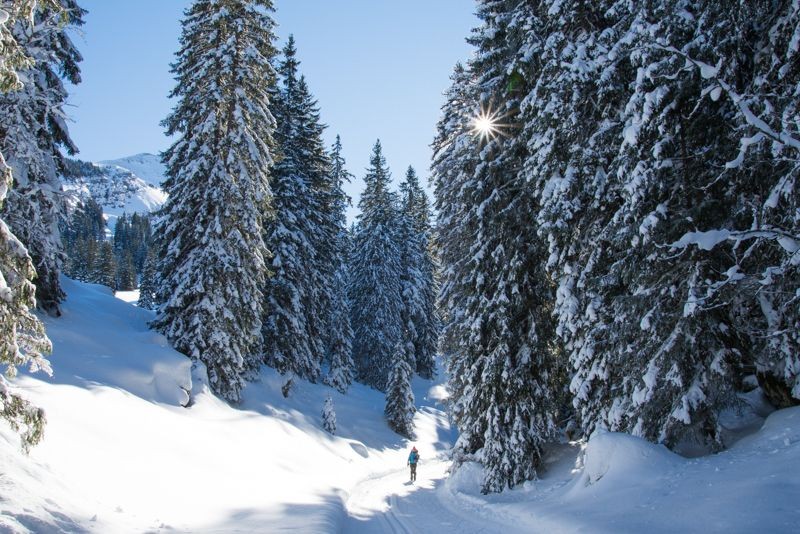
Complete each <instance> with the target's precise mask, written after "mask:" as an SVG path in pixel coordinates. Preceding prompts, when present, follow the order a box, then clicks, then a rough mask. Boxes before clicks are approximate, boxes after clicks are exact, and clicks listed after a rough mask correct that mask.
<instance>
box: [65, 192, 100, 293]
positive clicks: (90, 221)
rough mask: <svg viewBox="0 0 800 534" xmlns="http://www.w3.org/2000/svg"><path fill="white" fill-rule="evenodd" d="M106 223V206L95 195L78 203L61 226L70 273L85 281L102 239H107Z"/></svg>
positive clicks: (90, 271)
mask: <svg viewBox="0 0 800 534" xmlns="http://www.w3.org/2000/svg"><path fill="white" fill-rule="evenodd" d="M105 225H106V222H105V218H104V217H103V209H102V208H101V207H100V205H99V204H98V203H97V202H96V201H95V200H94V199H93V198H89V199H88V200H87V201H85V202H79V203H78V205H77V206H76V207H75V210H74V212H73V214H72V217H71V218H70V220H69V221H68V222H67V223H66V224H64V225H63V227H62V230H61V237H62V241H63V243H64V251H65V253H66V256H67V262H66V265H65V268H64V272H65V273H66V274H67V276H70V277H72V278H74V279H75V280H79V281H81V282H88V281H89V280H90V278H91V273H92V268H93V266H94V263H95V258H96V256H97V250H98V246H99V243H102V242H103V241H104V240H105Z"/></svg>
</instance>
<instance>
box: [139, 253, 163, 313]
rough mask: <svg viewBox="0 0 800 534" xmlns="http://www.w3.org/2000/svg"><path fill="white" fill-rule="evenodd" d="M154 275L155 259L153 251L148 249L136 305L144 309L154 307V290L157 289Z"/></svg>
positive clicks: (152, 308)
mask: <svg viewBox="0 0 800 534" xmlns="http://www.w3.org/2000/svg"><path fill="white" fill-rule="evenodd" d="M156 276H157V274H156V259H155V256H154V254H153V252H152V251H150V252H148V254H147V259H145V261H144V268H143V269H142V278H141V280H140V282H139V301H138V303H137V305H138V306H139V307H140V308H144V309H146V310H154V309H155V308H156V292H157V291H158V285H157V280H156Z"/></svg>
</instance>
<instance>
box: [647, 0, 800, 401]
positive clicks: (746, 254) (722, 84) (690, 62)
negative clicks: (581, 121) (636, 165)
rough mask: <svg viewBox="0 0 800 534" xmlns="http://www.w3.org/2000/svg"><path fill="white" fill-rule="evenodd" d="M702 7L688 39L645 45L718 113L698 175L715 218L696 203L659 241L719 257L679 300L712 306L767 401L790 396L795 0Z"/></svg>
mask: <svg viewBox="0 0 800 534" xmlns="http://www.w3.org/2000/svg"><path fill="white" fill-rule="evenodd" d="M702 9H703V13H704V16H703V17H702V18H700V19H698V22H697V23H696V25H697V29H696V30H695V33H696V34H698V37H696V38H695V39H696V40H697V41H698V42H700V43H701V45H700V46H698V45H695V46H683V47H681V46H679V43H674V42H672V41H666V40H662V41H661V42H659V43H658V45H662V46H658V45H656V46H657V47H658V48H660V50H661V51H662V52H666V53H667V54H669V55H671V56H673V57H675V58H676V60H680V59H683V60H684V61H686V62H687V63H686V64H687V66H688V67H689V68H688V69H687V70H688V71H689V72H687V73H686V75H687V76H692V77H694V78H697V76H698V75H699V76H700V77H701V78H702V80H701V81H700V82H699V84H700V85H701V87H702V93H701V96H700V97H698V98H697V103H696V105H697V106H698V107H699V108H712V109H713V108H720V109H722V110H724V111H725V113H724V115H722V117H721V118H720V119H718V120H719V121H720V123H721V124H720V130H722V131H723V132H726V133H727V137H728V139H727V140H726V147H727V151H726V152H725V153H724V154H722V155H721V156H722V158H726V159H727V160H728V161H727V162H725V164H724V169H723V170H721V171H720V170H717V172H716V173H715V172H712V171H711V170H709V172H708V174H707V176H705V177H704V181H703V182H701V187H702V188H703V190H704V191H706V192H707V193H711V194H714V195H716V196H717V197H719V198H720V211H722V212H726V213H727V218H726V217H723V216H722V214H719V215H718V216H717V217H709V216H708V215H709V214H707V213H705V212H703V213H702V215H703V217H702V218H698V220H696V221H694V222H695V224H694V226H693V227H689V228H684V229H683V230H684V231H685V233H684V234H683V235H681V236H680V238H679V239H678V240H677V241H675V242H673V245H674V246H673V249H672V250H669V251H668V252H667V253H668V254H673V255H679V257H696V256H701V257H717V258H719V259H718V262H717V264H716V265H715V266H714V269H713V270H708V271H707V272H705V273H703V275H704V277H703V278H699V280H698V282H699V283H697V284H696V286H695V288H694V291H693V292H692V293H690V294H689V295H688V299H687V300H688V301H689V302H688V303H687V304H690V305H691V307H692V312H693V314H704V313H714V311H716V313H717V314H718V313H719V311H720V310H724V311H725V312H726V314H727V316H726V317H725V320H724V322H721V323H720V324H721V325H724V326H725V327H727V328H730V327H731V325H732V326H733V328H732V332H730V333H729V334H728V336H727V337H736V338H742V337H744V338H746V343H740V344H739V345H738V346H734V347H735V348H738V349H739V351H740V353H743V354H741V355H740V354H738V353H737V354H736V355H735V356H736V358H735V359H734V362H735V361H736V359H739V358H741V360H742V363H743V366H744V369H745V370H747V371H749V366H750V365H752V364H755V368H756V372H757V377H758V381H759V384H760V385H761V387H762V390H763V391H764V393H765V394H766V395H767V397H768V398H769V399H770V401H771V402H772V403H773V404H774V405H775V406H778V407H784V406H789V405H793V404H800V356H799V355H800V305H798V303H800V294H798V287H800V211H799V210H798V199H799V198H800V196H798V194H797V185H796V184H797V180H798V174H800V170H799V169H800V165H798V162H800V128H799V127H798V123H799V122H800V107H799V106H800V104H799V103H798V98H797V95H798V91H800V66H799V65H798V58H799V57H800V56H798V54H800V51H799V50H798V47H797V35H798V33H797V32H798V25H800V6H798V5H797V4H796V3H792V4H790V3H788V2H779V3H774V2H768V1H757V2H747V3H742V4H738V5H736V6H729V5H728V4H727V3H725V2H720V1H714V2H708V3H706V4H705V5H703V7H702ZM701 39H703V40H705V41H706V42H707V43H708V44H707V45H706V46H705V47H703V46H702V41H701ZM665 44H666V45H669V46H663V45H665ZM665 48H666V49H665ZM720 144H721V143H720ZM712 215H713V212H712ZM709 248H710V249H711V250H709V251H707V252H706V251H705V250H703V249H709ZM748 348H749V350H747V349H748Z"/></svg>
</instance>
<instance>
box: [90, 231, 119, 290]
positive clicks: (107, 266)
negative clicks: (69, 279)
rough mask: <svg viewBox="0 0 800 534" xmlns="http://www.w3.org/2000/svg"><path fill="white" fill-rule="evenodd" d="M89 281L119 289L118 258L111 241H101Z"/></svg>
mask: <svg viewBox="0 0 800 534" xmlns="http://www.w3.org/2000/svg"><path fill="white" fill-rule="evenodd" d="M89 281H90V282H92V283H94V284H101V285H104V286H106V287H109V288H111V289H112V290H116V289H117V259H116V257H115V256H114V246H113V245H112V244H111V242H110V241H103V242H102V243H100V246H99V249H98V252H97V255H96V256H95V261H94V265H93V267H92V272H91V275H90V279H89Z"/></svg>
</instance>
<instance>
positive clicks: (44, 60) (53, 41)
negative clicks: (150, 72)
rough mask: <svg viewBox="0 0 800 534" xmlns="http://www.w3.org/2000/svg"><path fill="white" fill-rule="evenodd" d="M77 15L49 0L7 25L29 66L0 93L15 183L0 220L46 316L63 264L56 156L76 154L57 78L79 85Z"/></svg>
mask: <svg viewBox="0 0 800 534" xmlns="http://www.w3.org/2000/svg"><path fill="white" fill-rule="evenodd" d="M84 13H85V12H84V11H83V10H82V9H81V8H80V7H78V5H77V3H76V2H75V1H74V0H57V1H56V2H48V3H45V4H41V6H40V8H39V9H37V10H36V12H35V14H34V15H33V23H32V24H31V23H30V21H29V20H24V19H23V20H18V21H16V22H15V23H14V24H13V25H10V26H8V29H9V31H10V32H11V33H12V34H13V36H14V38H15V39H16V41H17V43H18V44H19V46H21V47H22V48H23V50H24V53H25V54H26V55H27V56H28V57H29V58H30V59H32V60H33V62H32V63H31V64H29V66H28V67H27V68H24V69H22V70H20V72H19V79H20V81H21V82H22V88H21V89H19V90H17V91H12V92H8V93H5V94H2V95H0V150H2V152H3V154H4V155H5V157H6V159H7V162H8V165H9V166H10V167H11V169H12V170H13V173H14V180H15V186H14V188H13V189H12V190H11V191H10V192H9V194H8V198H7V200H6V203H5V206H4V208H3V217H4V218H5V220H6V222H7V223H8V225H9V226H10V227H11V229H12V231H13V232H14V234H15V235H16V236H17V237H19V239H20V240H21V241H22V243H23V244H24V245H25V246H26V247H27V249H28V251H29V253H30V255H31V258H32V259H33V263H34V267H35V268H36V279H35V284H36V300H37V304H38V306H39V307H40V308H42V309H44V310H46V311H48V312H49V313H52V314H54V315H58V314H59V302H61V300H63V298H64V293H63V291H62V290H61V285H60V283H59V280H58V275H59V272H60V270H61V266H62V263H63V260H64V252H63V246H62V244H61V239H60V236H59V229H58V224H59V222H60V220H61V219H63V218H64V215H63V206H62V199H61V198H60V196H59V192H60V190H61V184H60V182H59V179H58V175H59V173H60V172H61V171H62V170H63V167H64V161H63V156H62V152H61V151H62V149H63V150H64V151H66V152H67V153H68V154H74V153H75V152H76V151H77V149H76V147H75V145H74V144H73V142H72V139H70V136H69V131H68V129H67V122H66V115H65V113H64V104H65V103H66V100H67V91H66V89H65V87H64V84H63V81H62V77H63V78H64V79H66V80H67V81H69V82H70V83H72V84H77V83H79V82H80V81H81V78H80V70H79V68H78V63H79V62H80V61H81V55H80V53H79V52H78V51H77V49H76V48H75V46H74V44H73V43H72V40H71V39H70V37H69V33H70V31H72V29H73V28H75V27H76V26H80V25H82V24H83V20H82V17H83V15H84Z"/></svg>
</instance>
